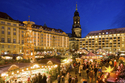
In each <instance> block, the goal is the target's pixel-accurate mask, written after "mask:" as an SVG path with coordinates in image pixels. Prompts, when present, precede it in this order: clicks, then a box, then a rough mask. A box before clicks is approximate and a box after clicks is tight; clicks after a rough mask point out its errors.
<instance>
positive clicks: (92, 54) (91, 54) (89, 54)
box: [86, 52, 96, 56]
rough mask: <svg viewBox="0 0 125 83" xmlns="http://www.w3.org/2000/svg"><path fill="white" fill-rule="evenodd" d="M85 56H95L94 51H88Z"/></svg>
mask: <svg viewBox="0 0 125 83" xmlns="http://www.w3.org/2000/svg"><path fill="white" fill-rule="evenodd" d="M86 56H96V55H95V54H94V53H92V52H90V53H88V54H87V55H86Z"/></svg>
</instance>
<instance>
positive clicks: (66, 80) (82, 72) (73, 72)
mask: <svg viewBox="0 0 125 83" xmlns="http://www.w3.org/2000/svg"><path fill="white" fill-rule="evenodd" d="M104 69H105V68H104V66H103V67H102V70H104ZM70 75H71V77H73V78H75V76H77V77H78V83H83V82H82V80H83V79H85V80H87V82H88V83H89V79H87V74H86V70H82V71H81V76H79V74H76V75H75V71H74V70H73V71H71V72H70ZM97 75H99V73H97ZM53 83H58V82H57V80H55V81H54V82H53ZM65 83H68V79H67V78H66V76H65ZM92 83H96V80H95V77H94V78H93V82H92Z"/></svg>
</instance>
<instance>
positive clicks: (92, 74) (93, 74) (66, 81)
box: [57, 62, 104, 83]
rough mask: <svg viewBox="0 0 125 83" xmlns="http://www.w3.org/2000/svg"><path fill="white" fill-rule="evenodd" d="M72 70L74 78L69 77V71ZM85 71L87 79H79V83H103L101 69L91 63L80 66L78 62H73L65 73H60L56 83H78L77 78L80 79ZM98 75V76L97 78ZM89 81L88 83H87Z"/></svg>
mask: <svg viewBox="0 0 125 83" xmlns="http://www.w3.org/2000/svg"><path fill="white" fill-rule="evenodd" d="M71 70H73V71H74V73H75V76H71V74H70V71H71ZM81 71H85V72H86V74H87V79H86V78H83V79H81V83H92V82H93V81H95V82H96V83H104V82H103V81H102V79H103V73H102V68H101V67H100V66H99V64H98V63H92V62H86V63H83V64H81V63H80V62H79V63H77V62H74V63H73V64H71V65H70V67H69V69H68V70H67V71H65V70H64V72H65V73H64V72H63V71H62V72H61V74H60V75H58V77H57V81H58V83H78V81H79V80H78V77H77V75H78V76H79V77H81V75H82V72H81ZM97 73H98V76H97ZM88 79H89V82H87V81H88Z"/></svg>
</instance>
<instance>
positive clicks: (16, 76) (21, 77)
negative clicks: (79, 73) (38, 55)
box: [1, 64, 58, 83]
mask: <svg viewBox="0 0 125 83" xmlns="http://www.w3.org/2000/svg"><path fill="white" fill-rule="evenodd" d="M57 66H58V65H54V64H49V65H48V64H47V65H41V64H34V65H32V66H28V67H25V68H20V69H19V67H18V66H16V65H12V66H11V67H10V68H9V70H8V72H4V73H2V74H1V76H2V78H3V79H4V80H5V81H9V82H10V81H11V82H10V83H13V82H14V81H15V80H17V82H20V81H21V82H23V83H24V82H27V80H28V79H29V78H31V79H32V78H33V77H34V76H35V75H38V74H39V73H40V74H41V75H43V74H45V75H46V76H47V77H49V75H51V73H50V72H51V71H54V70H56V69H57Z"/></svg>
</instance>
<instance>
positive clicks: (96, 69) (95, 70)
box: [94, 67, 98, 77]
mask: <svg viewBox="0 0 125 83" xmlns="http://www.w3.org/2000/svg"><path fill="white" fill-rule="evenodd" d="M97 71H98V68H97V67H95V68H94V72H95V77H96V76H97Z"/></svg>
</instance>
